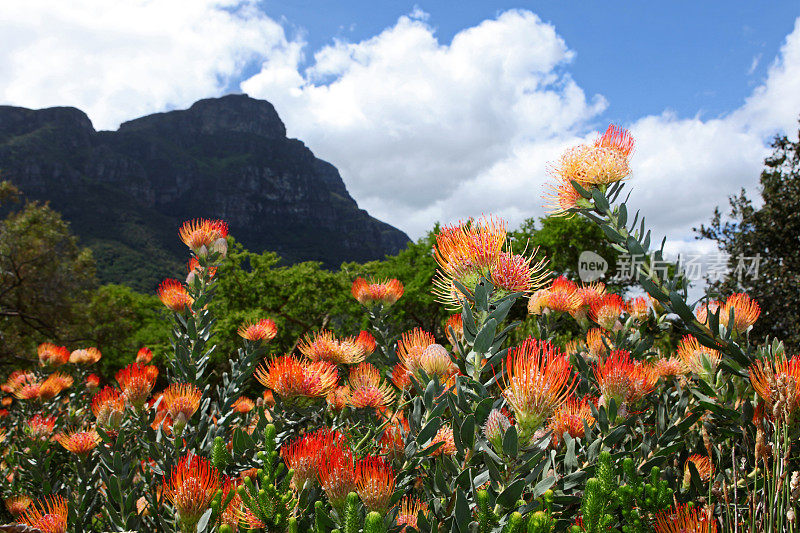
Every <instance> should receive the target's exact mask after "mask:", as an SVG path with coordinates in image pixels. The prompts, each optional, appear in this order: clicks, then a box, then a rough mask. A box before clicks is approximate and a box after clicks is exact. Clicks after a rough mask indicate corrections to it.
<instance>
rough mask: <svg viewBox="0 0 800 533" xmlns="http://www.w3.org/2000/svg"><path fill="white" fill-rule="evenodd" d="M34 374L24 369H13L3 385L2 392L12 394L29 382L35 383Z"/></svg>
mask: <svg viewBox="0 0 800 533" xmlns="http://www.w3.org/2000/svg"><path fill="white" fill-rule="evenodd" d="M37 382H38V380H37V379H36V374H34V373H33V372H26V371H24V370H14V371H13V372H12V373H11V375H9V376H8V379H7V380H6V382H5V384H4V385H3V392H8V393H10V394H14V393H15V392H16V391H18V390H19V389H21V388H22V387H24V386H25V385H28V384H31V383H37Z"/></svg>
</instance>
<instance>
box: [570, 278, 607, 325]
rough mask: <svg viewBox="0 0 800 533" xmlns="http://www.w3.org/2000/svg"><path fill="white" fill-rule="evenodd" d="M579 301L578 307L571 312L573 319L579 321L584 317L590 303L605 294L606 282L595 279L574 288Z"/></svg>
mask: <svg viewBox="0 0 800 533" xmlns="http://www.w3.org/2000/svg"><path fill="white" fill-rule="evenodd" d="M575 292H576V293H577V295H578V297H579V298H580V299H581V303H580V305H579V306H578V309H577V310H576V311H575V312H573V313H572V317H573V318H574V319H575V320H578V321H581V320H583V319H585V318H586V316H587V313H588V312H589V309H590V308H591V307H592V304H593V303H594V302H596V301H598V300H600V299H601V298H603V296H605V295H606V284H605V283H603V282H601V281H595V282H593V283H589V284H586V285H581V286H580V287H577V288H576V289H575Z"/></svg>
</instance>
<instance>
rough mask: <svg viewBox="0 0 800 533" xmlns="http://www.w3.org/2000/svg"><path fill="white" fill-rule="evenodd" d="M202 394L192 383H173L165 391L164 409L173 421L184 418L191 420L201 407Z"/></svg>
mask: <svg viewBox="0 0 800 533" xmlns="http://www.w3.org/2000/svg"><path fill="white" fill-rule="evenodd" d="M201 398H202V394H201V393H200V389H199V388H197V387H196V386H195V385H192V384H191V383H173V384H171V385H170V386H168V387H167V388H166V390H164V396H163V401H164V407H165V408H166V410H167V413H169V416H170V417H171V418H172V419H173V420H178V417H179V416H183V418H184V420H189V419H190V418H192V415H193V414H194V413H195V412H196V411H197V409H198V408H199V407H200V399H201Z"/></svg>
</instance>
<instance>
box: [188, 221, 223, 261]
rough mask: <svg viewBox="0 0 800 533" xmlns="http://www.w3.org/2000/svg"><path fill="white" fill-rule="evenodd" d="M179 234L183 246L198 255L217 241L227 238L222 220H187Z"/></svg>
mask: <svg viewBox="0 0 800 533" xmlns="http://www.w3.org/2000/svg"><path fill="white" fill-rule="evenodd" d="M179 233H180V236H181V240H182V241H183V242H184V244H186V246H188V247H189V248H191V249H192V250H193V251H194V252H195V253H198V252H201V251H202V248H204V247H205V248H206V249H208V248H210V247H211V246H212V245H214V244H216V243H217V241H218V240H220V239H225V238H226V237H227V236H228V225H227V224H226V223H225V222H223V221H222V220H208V219H205V218H200V219H196V220H187V221H186V222H184V223H183V225H182V226H181V229H180V231H179Z"/></svg>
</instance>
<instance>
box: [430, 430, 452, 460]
mask: <svg viewBox="0 0 800 533" xmlns="http://www.w3.org/2000/svg"><path fill="white" fill-rule="evenodd" d="M440 443H441V445H440V446H438V447H437V448H436V449H435V450H433V453H431V457H436V456H437V455H455V454H456V451H457V450H456V441H455V438H454V437H453V428H451V427H450V426H447V425H444V426H442V427H440V428H439V431H437V432H436V435H434V437H433V440H432V441H431V445H430V447H433V446H436V445H438V444H440Z"/></svg>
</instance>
